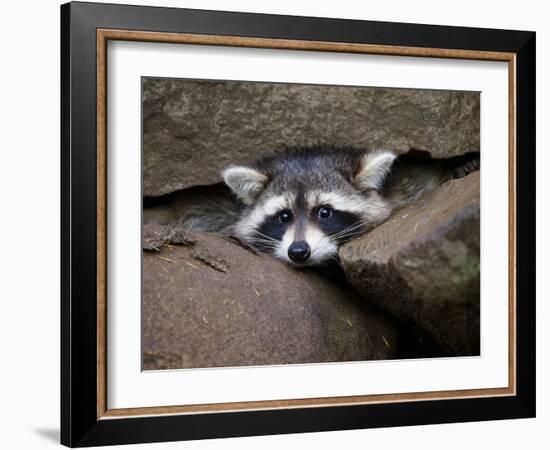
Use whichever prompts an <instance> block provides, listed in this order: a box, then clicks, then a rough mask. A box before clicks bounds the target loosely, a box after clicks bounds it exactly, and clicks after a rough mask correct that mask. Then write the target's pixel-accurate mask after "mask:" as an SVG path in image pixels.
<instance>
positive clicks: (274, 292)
mask: <svg viewBox="0 0 550 450" xmlns="http://www.w3.org/2000/svg"><path fill="white" fill-rule="evenodd" d="M61 26H62V29H61V55H62V70H61V73H62V80H61V83H62V89H61V92H62V97H61V106H62V108H61V111H62V130H61V137H62V155H61V172H62V183H61V186H62V194H61V195H62V197H61V201H62V230H61V232H62V247H61V254H62V280H61V285H62V298H61V306H62V307H61V314H62V316H61V355H62V358H61V365H62V377H61V387H62V398H61V409H62V411H61V420H62V423H61V430H62V433H61V440H62V443H63V444H65V445H68V446H75V447H77V446H91V445H107V444H124V443H139V442H155V441H172V440H185V439H203V438H213V437H228V436H247V435H261V434H276V433H294V432H312V431H325V430H343V429H353V428H366V427H385V426H400V425H416V424H428V423H444V422H461V421H479V420H493V419H508V418H520V417H524V418H525V417H533V416H534V415H535V320H534V319H535V302H534V295H535V294H534V289H535V280H534V277H535V271H534V264H535V257H534V248H535V233H534V227H535V219H534V218H535V188H534V186H535V172H534V164H535V83H534V81H535V33H532V32H527V31H508V30H493V29H491V30H490V29H476V28H458V27H445V26H428V25H416V24H414V25H413V24H400V23H382V22H366V21H351V20H341V19H324V18H309V17H291V16H275V15H263V14H249V13H229V12H217V11H201V10H189V9H170V8H152V7H136V6H125V5H110V4H94V3H69V4H66V5H63V6H62V7H61Z"/></svg>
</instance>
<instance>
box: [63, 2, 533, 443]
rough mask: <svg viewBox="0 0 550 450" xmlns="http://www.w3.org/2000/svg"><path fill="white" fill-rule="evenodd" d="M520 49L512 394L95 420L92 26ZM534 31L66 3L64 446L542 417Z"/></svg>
mask: <svg viewBox="0 0 550 450" xmlns="http://www.w3.org/2000/svg"><path fill="white" fill-rule="evenodd" d="M97 29H119V30H138V31H155V32H175V33H193V34H205V35H226V36H242V37H254V38H273V39H293V40H306V41H325V42H345V43H359V44H377V45H391V46H407V47H421V48H435V47H437V48H445V49H462V50H479V51H494V52H510V53H515V54H516V180H515V184H516V193H517V196H516V199H517V202H516V239H517V240H516V265H517V269H516V270H517V277H516V299H517V304H516V318H517V321H516V349H517V355H516V389H517V391H516V395H515V396H507V397H485V398H465V399H451V400H427V401H412V402H394V403H386V404H364V405H351V406H328V407H307V408H295V409H273V410H261V411H236V412H230V413H207V414H185V415H167V416H154V417H130V418H116V419H99V420H98V419H97V329H96V323H97V322H96V318H97V304H96V300H97V283H96V271H97V234H96V232H97V227H96V204H97V203H96V202H97V194H96V156H97V153H96V142H97V141H96V123H97V122H96V30H97ZM535 46H536V35H535V33H534V32H527V31H509V30H495V29H480V28H464V27H447V26H434V25H417V24H404V23H389V22H371V21H358V20H342V19H328V18H312V17H295V16H279V15H267V14H250V13H233V12H220V11H204V10H190V9H176V8H157V7H141V6H127V5H113V4H94V3H80V2H77V3H74V2H73V3H68V4H65V5H62V6H61V130H60V133H61V443H62V444H64V445H67V446H71V447H81V446H92V445H112V444H126V443H142V442H143V443H145V442H158V441H177V440H188V439H206V438H217V437H236V436H252V435H266V434H282V433H299V432H318V431H330V430H347V429H356V428H371V427H388V426H403V425H421V424H435V423H447V422H465V421H480V420H494V419H512V418H528V417H534V416H535V410H536V399H535V385H536V379H535V352H536V347H535V131H536V130H535V68H536V67H535V64H536V62H535Z"/></svg>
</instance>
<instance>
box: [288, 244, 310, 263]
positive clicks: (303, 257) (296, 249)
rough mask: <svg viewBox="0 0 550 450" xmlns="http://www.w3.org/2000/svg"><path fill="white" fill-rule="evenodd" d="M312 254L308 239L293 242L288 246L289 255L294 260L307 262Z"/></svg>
mask: <svg viewBox="0 0 550 450" xmlns="http://www.w3.org/2000/svg"><path fill="white" fill-rule="evenodd" d="M309 255H311V249H310V248H309V244H308V243H307V242H306V241H299V242H293V243H292V244H290V246H289V247H288V257H289V258H290V259H291V260H292V261H294V262H305V261H307V259H308V258H309Z"/></svg>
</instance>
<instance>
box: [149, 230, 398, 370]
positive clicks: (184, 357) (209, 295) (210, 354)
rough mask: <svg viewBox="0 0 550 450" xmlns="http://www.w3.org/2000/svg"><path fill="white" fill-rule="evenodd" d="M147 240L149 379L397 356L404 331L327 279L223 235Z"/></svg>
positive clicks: (158, 234) (174, 234)
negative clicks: (159, 373) (172, 372)
mask: <svg viewBox="0 0 550 450" xmlns="http://www.w3.org/2000/svg"><path fill="white" fill-rule="evenodd" d="M143 240H144V246H145V248H147V249H148V250H146V251H144V257H143V310H142V311H143V317H142V323H143V342H142V345H143V368H144V369H145V370H151V369H178V368H192V367H195V368H197V367H219V366H226V367H227V366H242V365H268V364H293V363H315V362H317V363H318V362H329V361H358V360H373V359H390V358H394V357H396V355H397V349H398V346H399V340H398V333H397V331H396V329H395V327H394V326H393V325H392V324H391V323H390V322H389V321H388V320H386V319H384V318H382V317H381V316H380V315H379V314H377V313H375V312H373V311H372V310H371V308H369V307H365V306H366V305H364V302H362V301H361V299H359V298H358V297H357V296H356V295H354V294H353V293H351V292H349V291H346V290H345V289H344V288H341V287H338V286H337V285H336V284H334V283H333V282H331V281H329V280H328V279H326V278H324V277H322V276H319V275H317V274H315V273H313V272H309V271H298V270H295V269H293V268H291V267H289V266H287V265H286V264H284V263H282V262H280V261H278V260H276V259H274V258H273V257H271V256H269V255H265V254H260V253H258V252H255V251H253V250H252V249H249V248H248V247H247V245H246V244H244V243H241V242H240V241H236V240H232V239H230V238H227V237H223V236H220V235H215V234H206V233H204V234H199V233H184V234H181V233H179V232H178V231H177V230H176V231H174V229H171V228H170V227H163V226H161V225H153V226H149V225H147V226H144V239H143ZM151 242H153V243H154V246H151V245H150V243H151ZM174 242H176V243H178V245H174V244H173V243H174ZM155 249H156V250H155Z"/></svg>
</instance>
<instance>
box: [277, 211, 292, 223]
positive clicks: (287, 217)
mask: <svg viewBox="0 0 550 450" xmlns="http://www.w3.org/2000/svg"><path fill="white" fill-rule="evenodd" d="M291 220H292V213H291V212H290V211H289V210H287V209H285V210H283V211H281V212H280V213H279V222H281V223H288V222H290V221H291Z"/></svg>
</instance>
